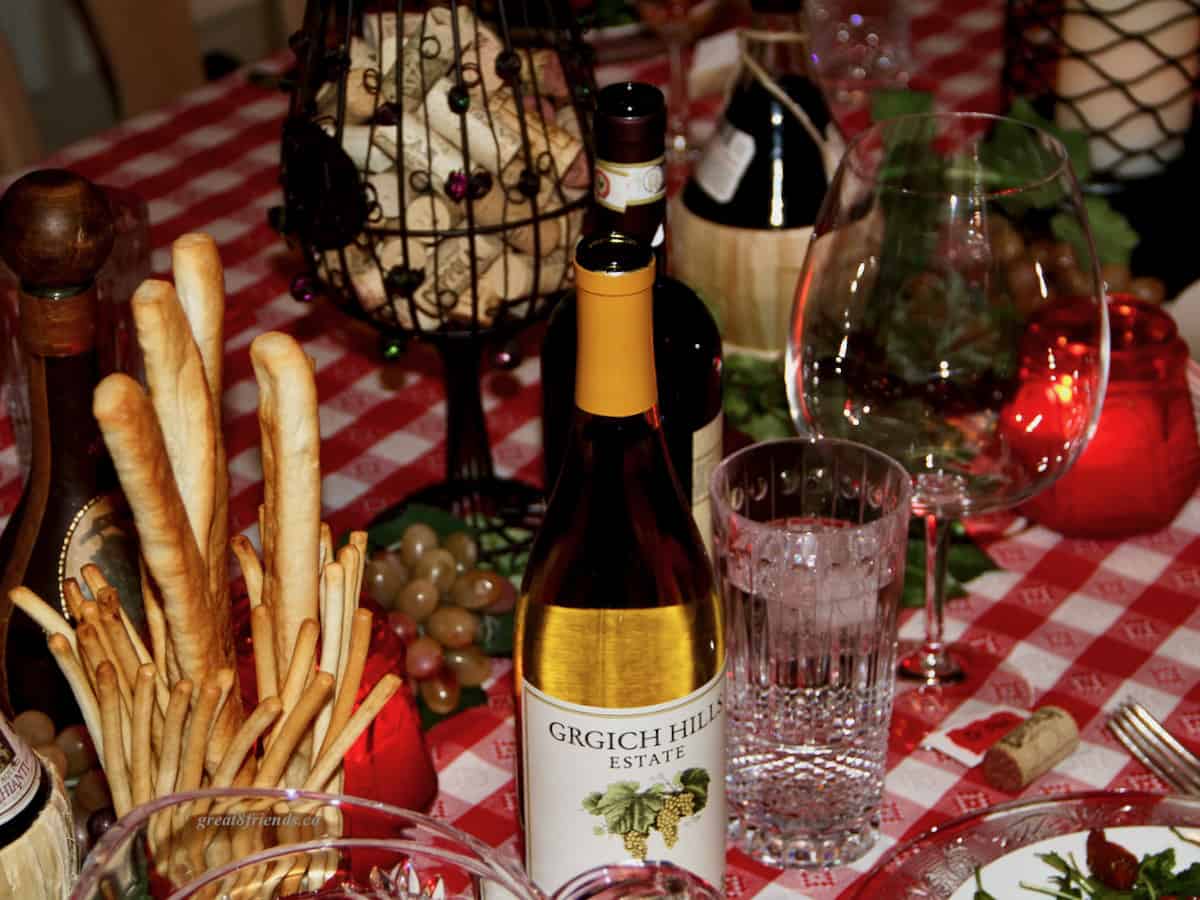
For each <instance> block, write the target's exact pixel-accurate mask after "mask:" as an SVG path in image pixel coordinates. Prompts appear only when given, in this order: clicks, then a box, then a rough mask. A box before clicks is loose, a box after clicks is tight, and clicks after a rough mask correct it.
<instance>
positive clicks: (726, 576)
mask: <svg viewBox="0 0 1200 900" xmlns="http://www.w3.org/2000/svg"><path fill="white" fill-rule="evenodd" d="M711 490H712V500H713V544H714V549H713V552H714V557H715V560H716V569H717V580H718V583H719V585H720V590H721V596H722V598H723V601H724V609H725V616H726V635H727V648H728V659H729V681H728V683H727V687H726V698H725V703H726V710H727V716H728V728H729V737H728V747H729V752H728V762H727V764H728V770H727V775H726V787H727V795H728V802H729V809H730V814H731V825H730V829H731V837H732V838H733V840H734V841H735V842H736V843H737V844H738V845H739V846H740V847H741V848H742V849H743V850H745V851H746V852H747V853H749V854H750V855H751V856H754V857H755V858H757V859H759V860H761V861H763V862H766V863H768V864H771V865H776V866H804V867H816V866H831V865H840V864H843V863H847V862H850V861H851V860H854V859H857V858H858V857H860V856H862V855H863V854H864V853H866V852H867V851H868V850H869V849H870V848H871V846H872V844H873V843H874V841H875V838H876V835H877V834H878V828H879V814H878V810H879V804H880V800H881V798H882V796H883V775H884V764H885V762H886V757H887V736H888V723H889V721H890V719H891V712H892V695H893V689H894V685H895V661H896V616H897V612H898V608H899V604H900V595H901V593H902V591H903V586H904V562H905V548H906V537H907V533H908V516H909V503H910V498H911V494H912V485H911V481H910V479H909V476H908V473H907V472H906V471H905V470H904V468H903V467H902V466H901V465H899V464H898V463H897V462H895V461H894V460H891V459H889V458H888V457H886V456H884V455H883V454H882V453H879V452H878V451H875V450H872V449H870V448H868V447H864V446H862V445H861V444H855V443H851V442H849V441H840V440H806V439H802V438H793V439H789V440H781V441H770V442H767V443H762V444H755V445H754V446H751V447H747V448H746V449H744V450H741V451H739V452H737V453H735V454H733V455H732V456H730V457H729V458H728V459H726V460H725V461H724V462H722V463H721V464H720V465H719V466H718V467H717V469H716V471H715V472H714V473H713V478H712V482H711Z"/></svg>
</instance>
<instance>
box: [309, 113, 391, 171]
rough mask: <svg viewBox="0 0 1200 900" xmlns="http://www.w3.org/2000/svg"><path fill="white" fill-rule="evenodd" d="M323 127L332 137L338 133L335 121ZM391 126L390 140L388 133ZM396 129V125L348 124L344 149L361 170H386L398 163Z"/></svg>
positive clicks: (344, 131)
mask: <svg viewBox="0 0 1200 900" xmlns="http://www.w3.org/2000/svg"><path fill="white" fill-rule="evenodd" d="M321 127H322V128H323V129H324V130H325V133H326V134H328V135H330V136H331V137H332V136H334V135H335V134H336V133H337V127H336V125H335V124H334V123H333V122H325V123H324V124H322V126H321ZM389 128H390V129H391V132H392V138H391V140H390V141H389V140H388V136H387V133H386V132H387V131H388V129H389ZM395 131H396V128H395V126H394V125H392V126H380V125H346V126H345V127H344V128H343V129H342V149H343V150H345V151H346V155H347V156H349V157H350V159H351V160H352V161H353V162H354V165H355V167H356V168H357V169H358V170H359V171H360V172H386V171H387V170H388V169H390V168H392V167H393V166H394V165H395V164H396V139H395Z"/></svg>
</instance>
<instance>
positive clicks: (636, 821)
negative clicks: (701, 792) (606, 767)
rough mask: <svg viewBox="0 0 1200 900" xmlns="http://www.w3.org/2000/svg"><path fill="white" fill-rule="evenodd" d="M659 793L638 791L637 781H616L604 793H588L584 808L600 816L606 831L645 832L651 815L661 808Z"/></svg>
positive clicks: (647, 830) (654, 814) (649, 824)
mask: <svg viewBox="0 0 1200 900" xmlns="http://www.w3.org/2000/svg"><path fill="white" fill-rule="evenodd" d="M662 805H663V801H662V797H661V796H660V793H659V792H657V791H654V790H653V789H652V790H649V791H646V792H645V793H638V783H637V782H636V781H617V782H614V783H613V784H610V785H609V786H608V790H606V791H605V792H604V794H603V795H600V794H594V793H593V794H588V795H587V797H585V798H584V800H583V808H584V809H585V810H587V811H588V812H590V813H591V814H592V815H595V816H603V817H604V823H605V825H607V826H608V831H609V834H628V833H629V832H631V831H636V832H639V833H642V834H648V833H649V832H650V829H652V828H653V827H654V819H655V817H656V816H657V815H658V811H659V810H660V809H662Z"/></svg>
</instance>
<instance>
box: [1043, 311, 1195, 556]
mask: <svg viewBox="0 0 1200 900" xmlns="http://www.w3.org/2000/svg"><path fill="white" fill-rule="evenodd" d="M1108 316H1109V330H1110V333H1111V348H1112V350H1111V355H1110V362H1109V376H1108V390H1107V393H1106V394H1105V398H1104V406H1103V407H1102V409H1101V413H1100V420H1099V423H1098V425H1097V426H1096V433H1095V435H1093V437H1092V439H1091V440H1090V441H1089V442H1088V444H1087V446H1086V447H1084V449H1083V452H1082V453H1081V454H1080V457H1079V459H1077V460H1076V461H1075V465H1074V466H1072V467H1071V468H1070V469H1069V470H1068V471H1067V473H1066V474H1065V475H1063V476H1062V477H1061V478H1060V479H1058V481H1056V482H1055V483H1054V484H1053V485H1051V486H1050V487H1049V488H1047V489H1046V490H1045V491H1042V492H1041V493H1040V494H1037V495H1036V496H1034V497H1033V498H1032V499H1030V500H1028V501H1027V502H1026V503H1025V504H1024V505H1023V507H1022V512H1024V513H1025V514H1026V515H1028V516H1029V517H1030V518H1032V519H1034V520H1036V521H1037V522H1039V523H1041V524H1042V525H1045V526H1046V527H1048V528H1051V529H1053V530H1055V531H1057V532H1059V533H1060V534H1063V535H1065V536H1068V537H1087V538H1121V537H1127V536H1129V535H1134V534H1142V533H1145V532H1150V531H1158V530H1160V529H1162V528H1165V527H1166V526H1167V525H1169V524H1170V523H1171V522H1172V521H1173V520H1174V518H1175V516H1176V515H1177V514H1178V513H1179V510H1180V509H1181V508H1182V507H1183V505H1184V503H1186V502H1187V501H1188V498H1190V497H1191V496H1192V494H1193V493H1194V492H1195V490H1196V487H1197V484H1198V483H1200V441H1198V440H1197V435H1196V420H1195V416H1194V414H1193V412H1192V399H1191V395H1190V393H1189V390H1188V383H1187V363H1188V348H1187V345H1186V344H1185V343H1184V341H1183V339H1182V338H1180V337H1179V332H1178V329H1177V328H1176V326H1175V321H1174V320H1173V319H1172V318H1171V317H1170V316H1169V315H1168V314H1167V313H1166V312H1164V311H1163V310H1162V309H1161V308H1160V307H1158V306H1155V305H1153V304H1150V303H1146V302H1143V301H1141V300H1137V299H1134V298H1133V297H1130V296H1128V295H1125V294H1113V295H1111V296H1110V297H1109V300H1108Z"/></svg>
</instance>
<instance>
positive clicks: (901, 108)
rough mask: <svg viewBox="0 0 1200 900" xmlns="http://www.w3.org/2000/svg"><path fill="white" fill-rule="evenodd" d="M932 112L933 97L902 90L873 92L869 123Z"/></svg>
mask: <svg viewBox="0 0 1200 900" xmlns="http://www.w3.org/2000/svg"><path fill="white" fill-rule="evenodd" d="M932 111H933V95H932V94H927V93H925V92H924V91H909V90H904V89H895V90H884V91H875V92H874V93H873V94H872V95H871V121H872V122H882V121H883V120H884V119H894V118H895V117H896V116H910V115H915V114H917V113H927V112H932Z"/></svg>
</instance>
